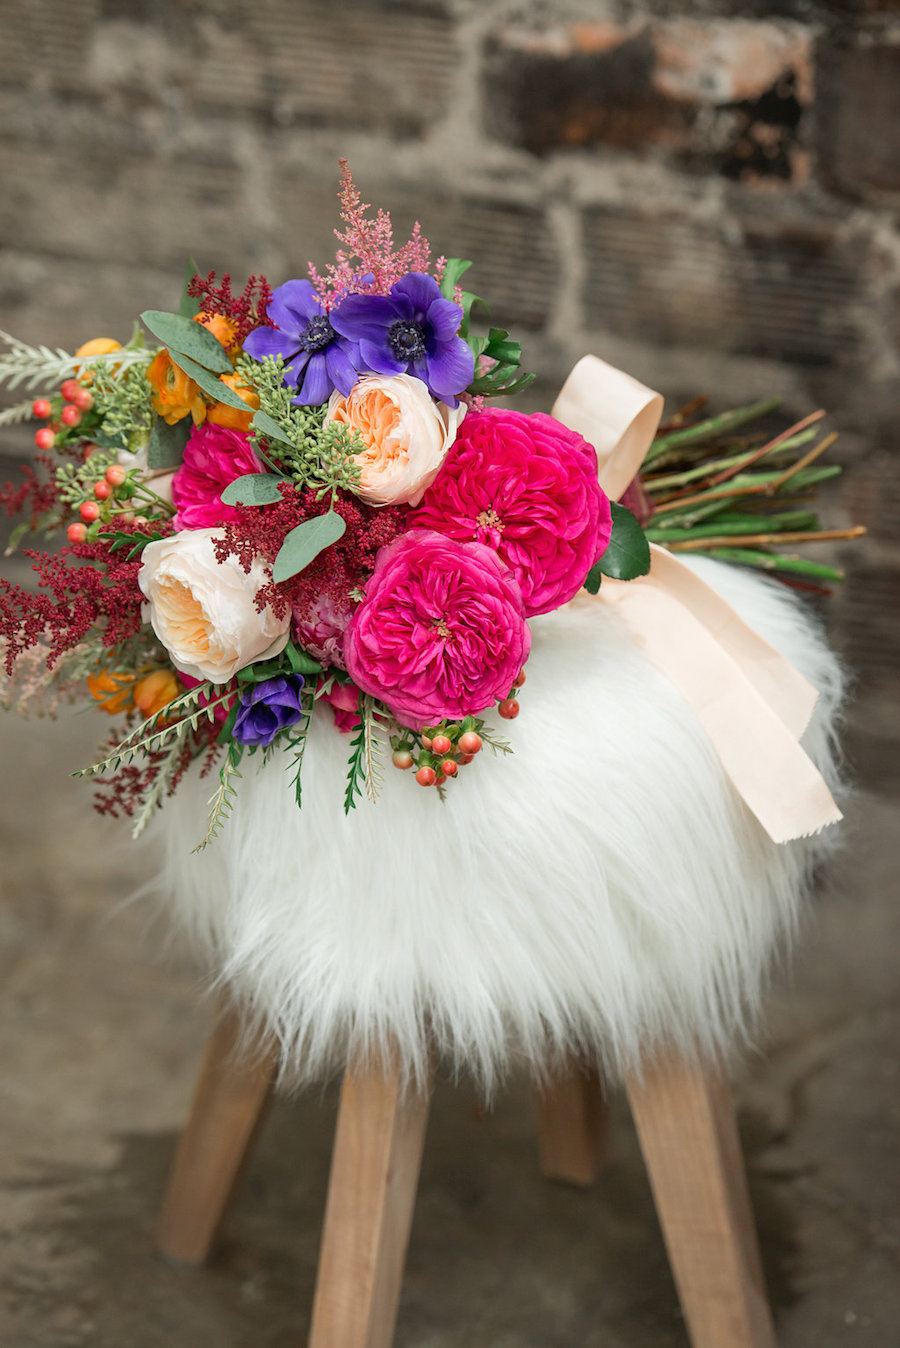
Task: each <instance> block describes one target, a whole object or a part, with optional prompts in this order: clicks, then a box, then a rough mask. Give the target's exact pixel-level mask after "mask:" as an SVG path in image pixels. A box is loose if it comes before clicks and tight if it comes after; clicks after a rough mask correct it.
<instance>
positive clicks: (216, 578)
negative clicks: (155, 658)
mask: <svg viewBox="0 0 900 1348" xmlns="http://www.w3.org/2000/svg"><path fill="white" fill-rule="evenodd" d="M219 536H220V535H219V534H218V533H217V531H216V530H215V529H188V530H185V531H184V532H183V533H180V534H176V535H175V536H174V537H172V538H164V539H160V540H158V541H157V542H154V543H148V544H147V546H146V547H145V548H144V551H143V554H142V565H141V569H140V572H139V573H138V584H139V585H140V587H141V591H142V593H143V594H144V596H145V598H146V599H147V601H148V609H149V613H148V617H149V621H150V623H151V625H152V627H153V630H154V632H155V633H156V635H157V636H158V637H159V639H160V641H161V642H162V644H163V645H164V646H165V648H166V650H167V651H168V652H169V655H170V657H171V659H172V663H173V664H174V665H175V667H176V669H179V670H181V671H182V673H184V674H189V675H191V676H192V677H193V678H195V679H209V680H210V681H211V682H212V683H226V682H227V680H228V679H230V678H231V677H232V676H233V675H234V674H236V673H237V672H238V670H239V669H243V668H244V666H245V665H249V664H251V663H252V662H253V661H254V660H267V659H269V658H270V657H271V656H273V655H277V654H278V653H279V651H283V650H284V648H285V646H286V645H287V642H288V629H289V627H290V614H286V615H285V616H284V617H283V618H277V617H276V616H275V614H274V613H273V612H272V610H271V609H270V608H264V609H263V610H262V612H261V613H260V612H259V610H258V609H257V607H256V604H255V599H256V594H257V591H258V590H259V589H261V587H262V586H263V585H264V584H265V582H266V580H267V579H268V572H267V570H266V568H265V566H264V565H263V563H262V562H259V561H257V562H254V564H253V566H252V567H251V569H250V572H249V574H247V573H246V572H245V571H244V570H243V568H242V567H241V565H240V563H239V562H238V561H237V559H236V558H234V557H226V559H225V560H224V561H223V562H219V561H217V560H216V553H215V547H214V542H215V540H216V539H217V538H218V537H219Z"/></svg>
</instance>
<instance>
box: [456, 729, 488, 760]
mask: <svg viewBox="0 0 900 1348" xmlns="http://www.w3.org/2000/svg"><path fill="white" fill-rule="evenodd" d="M481 745H482V739H481V736H480V735H478V734H476V732H475V731H474V730H467V731H466V732H465V734H463V735H460V737H459V744H458V745H457V748H458V749H459V752H460V753H461V754H466V755H469V754H477V753H478V752H479V750H480V749H481Z"/></svg>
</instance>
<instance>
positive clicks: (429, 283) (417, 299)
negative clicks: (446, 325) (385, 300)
mask: <svg viewBox="0 0 900 1348" xmlns="http://www.w3.org/2000/svg"><path fill="white" fill-rule="evenodd" d="M391 295H392V296H393V297H396V298H397V299H399V298H400V297H401V296H402V297H403V298H405V299H406V300H408V301H409V303H410V304H411V305H412V306H413V308H414V309H415V310H416V311H417V312H418V313H421V314H422V316H423V317H424V316H425V314H426V313H427V312H428V309H429V307H430V306H431V305H432V304H434V302H435V300H440V299H443V295H442V294H441V288H440V286H439V285H438V283H437V281H436V280H435V279H434V277H433V276H427V275H426V274H425V272H423V271H411V272H407V274H406V275H405V276H404V277H403V278H402V279H401V280H399V281H395V283H394V284H393V285H392V286H391ZM457 326H459V325H458V324H457Z"/></svg>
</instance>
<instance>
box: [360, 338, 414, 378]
mask: <svg viewBox="0 0 900 1348" xmlns="http://www.w3.org/2000/svg"><path fill="white" fill-rule="evenodd" d="M359 355H360V360H361V362H362V364H363V366H364V367H365V368H366V369H367V370H371V371H372V373H373V374H403V371H404V370H405V369H406V366H405V365H404V363H403V361H400V360H396V359H395V358H394V357H393V356H392V355H391V352H390V348H389V347H388V346H387V345H386V344H384V342H383V341H382V342H381V343H378V342H370V341H368V340H366V339H365V338H364V339H363V340H362V341H361V342H360V344H359Z"/></svg>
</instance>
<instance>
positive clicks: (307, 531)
mask: <svg viewBox="0 0 900 1348" xmlns="http://www.w3.org/2000/svg"><path fill="white" fill-rule="evenodd" d="M346 528H347V526H346V524H345V523H344V521H343V519H342V518H341V516H340V515H338V514H337V512H336V511H334V510H329V511H328V512H327V513H326V514H324V515H316V517H315V518H314V519H311V520H304V521H303V523H302V524H298V525H297V527H296V529H292V530H291V532H290V533H289V534H288V536H287V537H286V538H285V540H284V542H283V543H282V545H281V551H280V552H279V554H278V556H277V557H276V558H275V565H274V566H273V568H272V577H273V579H274V580H275V582H276V583H278V582H280V581H282V580H289V579H290V578H291V576H296V574H297V572H298V571H302V570H303V568H304V567H305V566H309V564H310V562H311V561H312V560H313V558H315V557H318V555H319V553H320V552H322V551H324V549H325V548H328V547H330V546H331V544H332V543H336V542H337V540H338V539H339V538H340V537H341V535H342V534H343V533H344V530H345V529H346Z"/></svg>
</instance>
